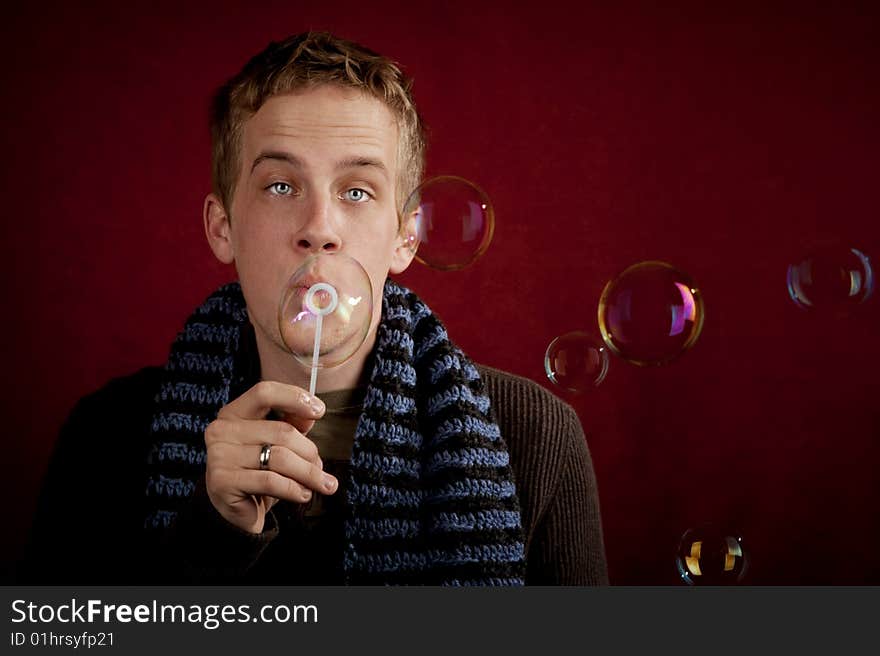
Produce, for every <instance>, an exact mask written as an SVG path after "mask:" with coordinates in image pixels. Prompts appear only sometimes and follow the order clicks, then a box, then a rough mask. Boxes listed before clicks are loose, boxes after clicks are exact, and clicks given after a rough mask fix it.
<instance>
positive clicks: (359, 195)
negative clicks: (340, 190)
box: [343, 187, 370, 203]
mask: <svg viewBox="0 0 880 656" xmlns="http://www.w3.org/2000/svg"><path fill="white" fill-rule="evenodd" d="M343 196H344V197H345V199H346V200H350V201H352V202H354V203H363V202H364V201H366V200H368V199H369V198H370V195H369V194H368V193H367V192H366V191H364V190H363V189H359V188H357V187H355V188H354V189H347V190H346V191H345V193H344V194H343Z"/></svg>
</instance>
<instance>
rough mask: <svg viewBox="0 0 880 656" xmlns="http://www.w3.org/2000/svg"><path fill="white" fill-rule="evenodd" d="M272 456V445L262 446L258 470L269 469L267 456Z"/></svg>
mask: <svg viewBox="0 0 880 656" xmlns="http://www.w3.org/2000/svg"><path fill="white" fill-rule="evenodd" d="M271 455H272V445H271V444H264V445H263V447H262V448H261V449H260V469H269V456H271Z"/></svg>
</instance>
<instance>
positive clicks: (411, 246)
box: [389, 208, 419, 273]
mask: <svg viewBox="0 0 880 656" xmlns="http://www.w3.org/2000/svg"><path fill="white" fill-rule="evenodd" d="M418 211H419V210H418V208H416V209H415V210H413V211H412V212H411V213H410V214H409V215H408V216H405V217H403V220H402V221H401V223H400V231H399V232H398V234H397V245H396V246H395V247H394V253H393V254H392V256H391V267H390V268H389V271H390V272H391V273H403V272H404V271H406V270H407V268H408V267H409V265H410V263H411V262H412V261H413V258H414V257H415V255H416V251H417V250H418V248H419V240H418V223H417V222H416V216H417V215H418Z"/></svg>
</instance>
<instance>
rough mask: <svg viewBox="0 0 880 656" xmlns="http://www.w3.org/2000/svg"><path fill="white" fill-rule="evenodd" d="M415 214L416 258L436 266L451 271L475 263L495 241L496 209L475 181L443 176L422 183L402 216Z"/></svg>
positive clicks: (412, 237)
mask: <svg viewBox="0 0 880 656" xmlns="http://www.w3.org/2000/svg"><path fill="white" fill-rule="evenodd" d="M413 214H415V219H416V226H415V235H412V236H410V244H411V246H412V248H413V249H417V251H416V259H417V260H418V261H419V262H421V263H423V264H425V265H427V266H429V267H432V268H434V269H440V270H442V271H452V270H455V269H463V268H464V267H466V266H468V265H470V264H472V263H473V262H475V261H476V260H477V259H478V258H479V257H480V256H481V255H482V254H483V253H485V252H486V249H488V248H489V243H490V242H491V241H492V235H493V234H494V232H495V210H494V209H493V208H492V203H491V202H490V201H489V197H488V196H487V195H486V192H484V191H483V190H482V189H480V188H479V187H478V186H477V185H475V184H474V183H473V182H470V181H468V180H465V179H464V178H460V177H457V176H453V175H441V176H437V177H434V178H430V179H429V180H426V181H425V182H424V183H422V184H421V185H420V186H419V187H418V188H417V189H416V190H415V191H413V192H412V194H410V196H409V198H408V199H407V201H406V203H405V205H404V209H403V216H404V217H409V216H412V215H413Z"/></svg>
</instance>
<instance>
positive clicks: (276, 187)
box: [268, 182, 293, 196]
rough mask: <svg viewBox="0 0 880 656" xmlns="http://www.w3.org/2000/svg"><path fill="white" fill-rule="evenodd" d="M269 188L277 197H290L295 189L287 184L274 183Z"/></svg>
mask: <svg viewBox="0 0 880 656" xmlns="http://www.w3.org/2000/svg"><path fill="white" fill-rule="evenodd" d="M268 188H269V191H271V192H272V193H273V194H275V195H277V196H289V195H290V194H292V193H293V187H291V186H290V185H289V184H288V183H286V182H273V183H272V184H270V185H269V187H268Z"/></svg>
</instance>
